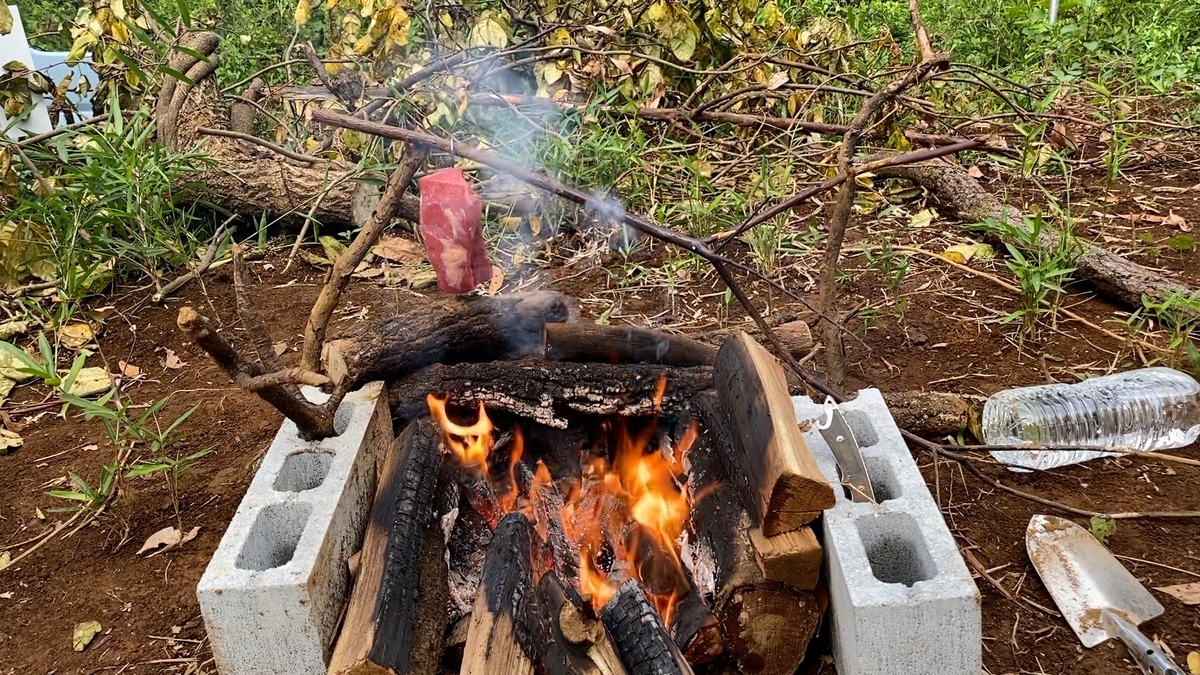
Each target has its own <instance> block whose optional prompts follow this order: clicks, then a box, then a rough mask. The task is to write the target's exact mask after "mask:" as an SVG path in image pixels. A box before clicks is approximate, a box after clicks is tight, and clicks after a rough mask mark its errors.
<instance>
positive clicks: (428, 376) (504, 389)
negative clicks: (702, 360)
mask: <svg viewBox="0 0 1200 675" xmlns="http://www.w3.org/2000/svg"><path fill="white" fill-rule="evenodd" d="M664 373H665V374H666V380H667V381H666V388H665V389H663V390H662V400H661V405H660V406H656V398H657V396H658V393H659V387H660V386H661V385H660V381H661V379H662V377H663V375H664ZM712 385H713V374H712V370H711V369H709V368H669V369H666V370H664V368H663V367H662V366H656V365H649V364H626V365H609V364H602V363H589V364H579V363H570V362H546V361H541V360H531V359H530V360H521V361H492V362H488V363H461V364H458V365H443V364H434V365H431V366H429V367H427V368H424V369H423V370H420V371H419V372H416V373H413V374H411V375H408V376H407V377H402V378H401V379H399V380H397V381H396V382H394V383H391V384H389V385H388V391H389V392H391V394H390V396H391V406H392V414H393V415H394V416H396V417H398V418H400V419H413V418H415V417H417V416H420V415H422V414H424V413H425V411H426V409H427V407H426V400H425V392H431V391H432V392H438V393H439V394H441V395H443V396H445V397H448V403H450V404H453V405H459V406H468V405H472V406H473V405H478V404H479V403H483V404H484V405H485V406H486V407H488V408H489V409H492V410H505V411H508V412H512V413H516V414H518V415H521V416H522V417H525V418H527V419H530V420H533V421H535V422H539V423H541V424H544V425H546V426H549V427H555V428H558V429H565V428H567V427H568V424H567V415H568V414H570V413H575V414H593V415H613V414H617V415H623V416H637V415H650V414H654V413H655V411H656V410H660V409H665V410H669V409H675V408H682V407H683V406H684V405H685V404H686V403H687V402H688V400H690V399H691V398H692V397H693V396H694V395H695V394H697V393H699V392H702V391H705V390H707V389H711V388H712Z"/></svg>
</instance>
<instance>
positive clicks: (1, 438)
mask: <svg viewBox="0 0 1200 675" xmlns="http://www.w3.org/2000/svg"><path fill="white" fill-rule="evenodd" d="M24 444H25V439H23V438H21V435H20V434H18V433H17V432H15V431H9V430H8V429H4V428H0V455H7V454H8V453H10V452H12V451H13V450H16V449H17V448H19V447H21V446H22V445H24Z"/></svg>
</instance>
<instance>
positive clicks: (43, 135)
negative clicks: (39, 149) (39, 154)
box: [17, 113, 110, 148]
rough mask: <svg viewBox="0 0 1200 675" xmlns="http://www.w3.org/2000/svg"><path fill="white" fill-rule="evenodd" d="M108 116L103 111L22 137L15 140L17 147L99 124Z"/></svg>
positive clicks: (24, 146) (34, 143) (27, 145)
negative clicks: (62, 125) (99, 113)
mask: <svg viewBox="0 0 1200 675" xmlns="http://www.w3.org/2000/svg"><path fill="white" fill-rule="evenodd" d="M109 117H110V115H109V114H108V113H104V114H103V115H96V116H95V117H89V118H87V119H86V120H80V121H78V122H75V123H73V124H68V125H66V126H65V127H58V128H57V129H53V130H51V131H47V132H45V133H41V134H36V135H34V136H30V137H28V138H23V139H21V140H20V141H17V147H21V148H27V147H29V146H31V145H36V144H38V143H41V142H42V141H44V140H47V139H50V138H54V137H55V136H59V135H61V134H65V133H67V132H68V131H75V130H76V129H80V128H82V127H90V126H92V125H93V124H99V123H100V122H105V121H107V120H108V118H109Z"/></svg>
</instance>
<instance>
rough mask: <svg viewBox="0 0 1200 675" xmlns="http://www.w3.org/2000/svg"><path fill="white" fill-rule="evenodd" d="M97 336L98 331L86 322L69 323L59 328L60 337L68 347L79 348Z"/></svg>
mask: <svg viewBox="0 0 1200 675" xmlns="http://www.w3.org/2000/svg"><path fill="white" fill-rule="evenodd" d="M95 337H96V332H95V331H93V330H92V327H91V326H89V325H87V324H86V323H80V322H76V323H69V324H67V325H65V326H63V327H62V328H60V329H58V339H59V340H60V341H61V342H62V343H63V346H64V347H66V348H68V349H79V348H81V347H83V346H84V345H86V344H87V343H89V342H91V341H92V339H93V338H95Z"/></svg>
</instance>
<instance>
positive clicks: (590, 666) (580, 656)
mask: <svg viewBox="0 0 1200 675" xmlns="http://www.w3.org/2000/svg"><path fill="white" fill-rule="evenodd" d="M537 606H538V612H539V622H538V627H539V632H540V638H539V645H540V651H541V661H542V666H543V667H544V668H545V669H546V672H547V673H549V675H625V673H626V671H625V666H624V665H623V664H622V663H621V657H620V656H619V655H618V653H617V649H616V647H615V646H614V645H613V642H612V638H611V637H610V636H609V634H608V631H607V630H605V628H604V622H602V621H601V620H600V617H598V616H596V614H595V611H594V610H593V609H592V608H591V606H590V605H587V604H585V603H584V602H583V601H582V600H581V599H580V598H579V596H578V595H577V594H575V593H574V592H573V591H571V590H569V589H568V588H567V587H564V586H563V584H562V582H560V581H559V579H558V575H557V574H555V573H554V572H549V573H547V574H546V575H544V576H543V577H542V578H541V580H540V581H539V582H538V585H537Z"/></svg>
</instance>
